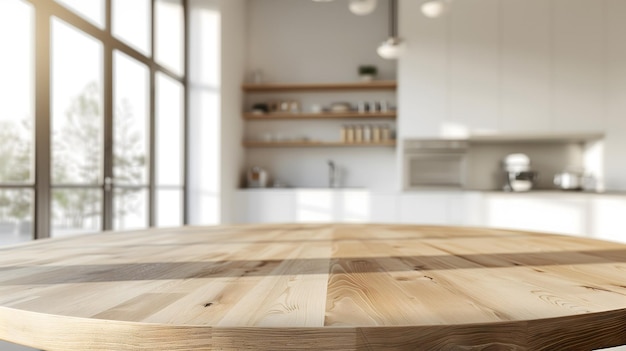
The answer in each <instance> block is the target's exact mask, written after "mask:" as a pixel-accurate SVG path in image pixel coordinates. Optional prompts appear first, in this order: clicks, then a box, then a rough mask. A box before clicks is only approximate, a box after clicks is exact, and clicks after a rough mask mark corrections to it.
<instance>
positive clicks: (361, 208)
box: [237, 189, 626, 243]
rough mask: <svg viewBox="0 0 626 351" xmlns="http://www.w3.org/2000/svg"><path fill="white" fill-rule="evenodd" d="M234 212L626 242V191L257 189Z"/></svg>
mask: <svg viewBox="0 0 626 351" xmlns="http://www.w3.org/2000/svg"><path fill="white" fill-rule="evenodd" d="M237 213H238V214H239V218H238V219H237V220H238V222H240V223H309V222H321V223H330V222H339V223H346V222H360V223H404V224H425V225H428V224H432V225H461V226H478V227H492V228H502V229H513V230H529V231H537V232H547V233H556V234H565V235H574V236H581V237H591V238H597V239H601V240H611V241H616V242H622V243H626V222H625V221H624V219H623V218H624V214H625V213H626V194H624V195H620V194H611V195H602V194H588V193H580V192H558V191H554V192H552V191H550V192H529V193H504V192H480V191H454V190H450V191H433V190H428V191H415V192H406V193H395V192H376V191H369V190H366V189H256V190H240V191H238V192H237Z"/></svg>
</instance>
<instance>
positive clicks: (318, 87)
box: [241, 80, 397, 92]
mask: <svg viewBox="0 0 626 351" xmlns="http://www.w3.org/2000/svg"><path fill="white" fill-rule="evenodd" d="M396 87H397V83H396V82H395V81H390V80H379V81H372V82H350V83H267V84H265V83H262V84H252V83H245V84H243V85H242V86H241V88H242V89H243V91H246V92H274V91H324V90H395V89H396Z"/></svg>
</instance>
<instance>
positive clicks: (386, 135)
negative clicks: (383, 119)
mask: <svg viewBox="0 0 626 351" xmlns="http://www.w3.org/2000/svg"><path fill="white" fill-rule="evenodd" d="M381 140H382V141H383V142H386V141H389V140H391V130H390V129H389V126H388V125H386V124H385V125H384V126H383V128H382V129H381Z"/></svg>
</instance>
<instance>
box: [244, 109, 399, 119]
mask: <svg viewBox="0 0 626 351" xmlns="http://www.w3.org/2000/svg"><path fill="white" fill-rule="evenodd" d="M243 118H244V119H246V120H250V121H255V120H270V119H273V120H299V119H342V118H356V119H359V118H363V119H367V118H377V119H380V118H389V119H394V118H396V112H395V111H393V112H376V113H369V112H368V113H359V112H342V113H332V112H324V113H265V114H256V113H244V114H243Z"/></svg>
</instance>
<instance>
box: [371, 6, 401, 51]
mask: <svg viewBox="0 0 626 351" xmlns="http://www.w3.org/2000/svg"><path fill="white" fill-rule="evenodd" d="M405 46H406V45H405V43H404V41H403V40H402V39H400V38H399V37H398V0H389V38H388V39H387V40H385V41H384V42H383V43H382V44H380V46H379V47H378V49H377V50H376V51H377V52H378V55H380V57H382V58H384V59H387V60H395V59H397V58H398V57H400V55H401V54H402V52H403V51H404V49H405Z"/></svg>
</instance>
